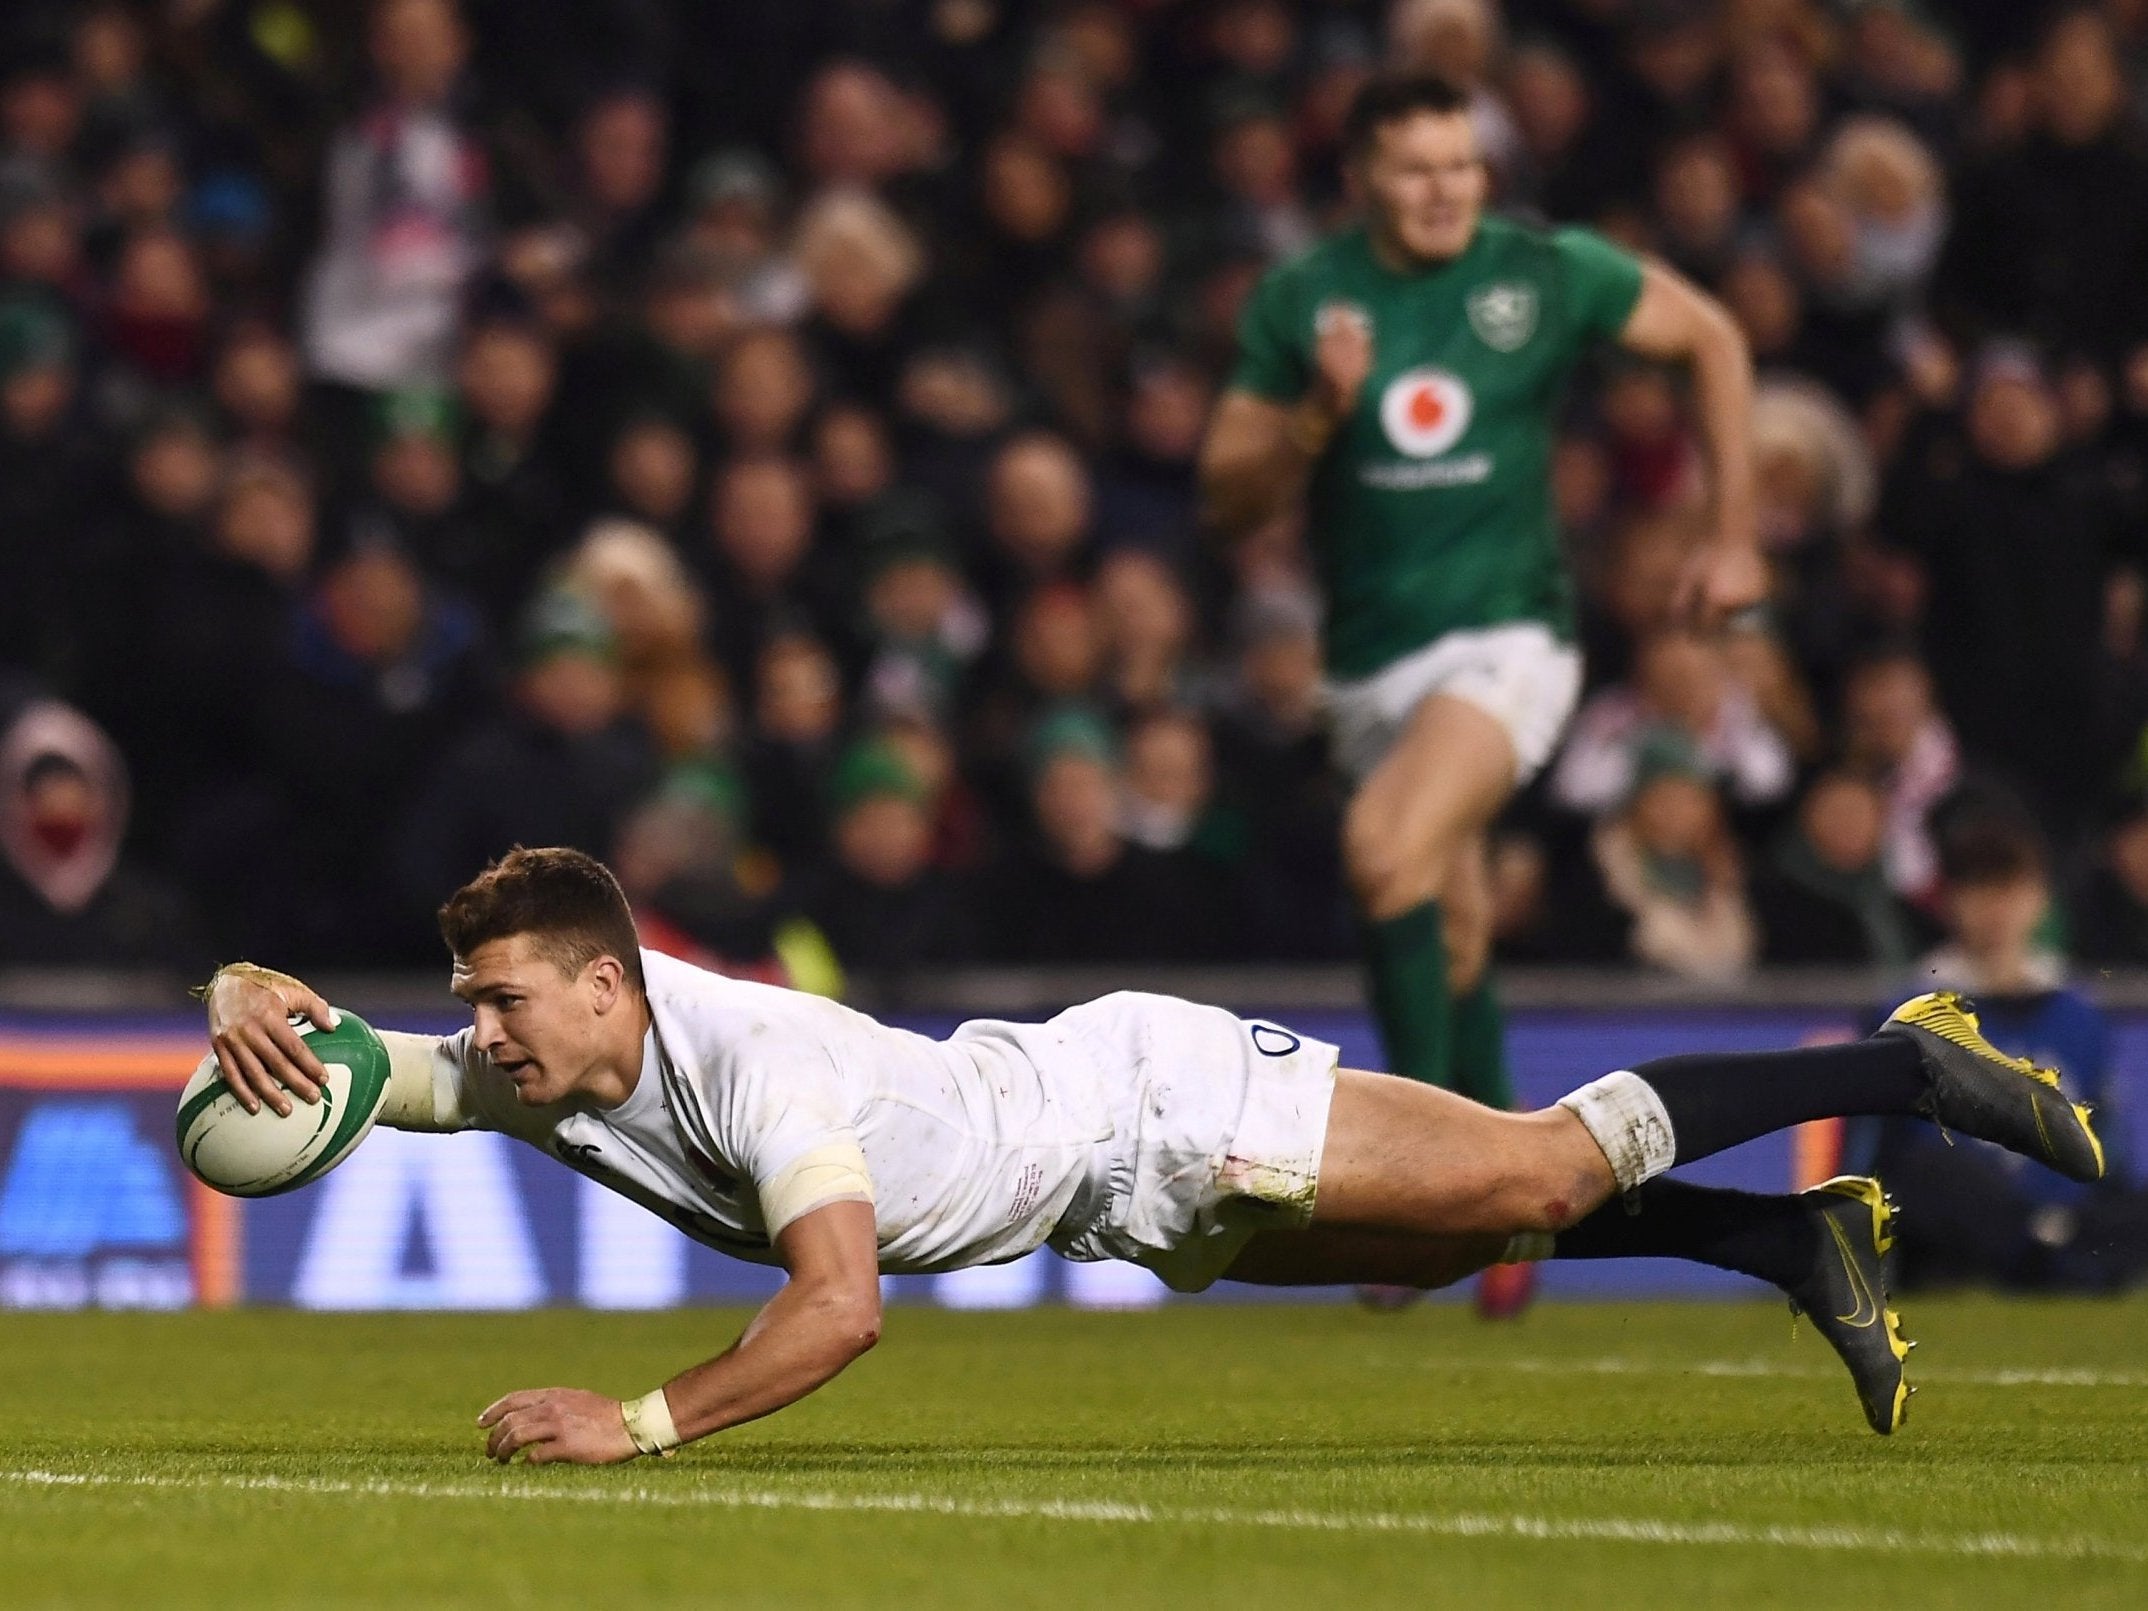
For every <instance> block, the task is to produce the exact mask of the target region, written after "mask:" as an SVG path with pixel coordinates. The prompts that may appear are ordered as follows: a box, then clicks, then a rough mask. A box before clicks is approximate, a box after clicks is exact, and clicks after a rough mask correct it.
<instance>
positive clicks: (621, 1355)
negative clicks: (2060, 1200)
mask: <svg viewBox="0 0 2148 1611" xmlns="http://www.w3.org/2000/svg"><path fill="white" fill-rule="evenodd" d="M742 1318H743V1317H742V1316H740V1315H737V1314H732V1313H724V1312H711V1311H700V1312H684V1313H667V1314H661V1315H647V1316H644V1315H588V1314H576V1313H544V1314H537V1315H497V1316H452V1317H443V1316H417V1315H412V1316H330V1315H297V1314H287V1313H279V1312H256V1313H233V1314H187V1315H98V1316H48V1315H32V1316H10V1317H6V1318H4V1319H0V1604H5V1605H7V1606H9V1607H29V1606H48V1605H49V1606H58V1605H69V1606H93V1605H119V1604H125V1605H130V1606H166V1605H211V1604H215V1605H220V1606H230V1605H235V1604H236V1605H252V1604H266V1603H274V1604H282V1605H308V1606H313V1605H324V1604H383V1603H389V1602H393V1603H394V1604H396V1605H398V1606H401V1607H409V1606H417V1605H435V1604H469V1605H480V1604H481V1605H485V1606H488V1607H500V1606H516V1605H540V1604H568V1603H573V1604H596V1605H600V1606H604V1607H606V1608H607V1611H611V1608H622V1611H623V1608H626V1607H639V1606H648V1605H669V1604H678V1605H689V1604H691V1605H719V1606H724V1607H746V1606H812V1607H842V1606H867V1605H871V1606H885V1605H901V1606H933V1607H937V1606H955V1607H963V1606H994V1607H1006V1606H1032V1605H1034V1606H1050V1607H1055V1608H1064V1607H1068V1606H1092V1605H1103V1606H1110V1607H1112V1608H1114V1611H1126V1608H1132V1607H1140V1606H1152V1605H1153V1606H1169V1607H1174V1608H1184V1607H1193V1606H1223V1605H1228V1606H1247V1605H1252V1606H1259V1607H1264V1608H1266V1607H1298V1606H1304V1605H1308V1604H1313V1605H1323V1606H1333V1607H1347V1608H1349V1611H1356V1608H1358V1607H1364V1606H1374V1605H1390V1604H1392V1605H1403V1604H1410V1605H1427V1604H1429V1605H1457V1606H1469V1607H1471V1608H1473V1611H1474V1608H1480V1607H1507V1606H1514V1607H1523V1606H1527V1607H1542V1606H1547V1605H1549V1606H1574V1607H1586V1611H1612V1608H1616V1607H1626V1606H1634V1607H1647V1608H1649V1611H1666V1608H1669V1607H1682V1606H1696V1605H1706V1606H1756V1605H1793V1604H1794V1605H1799V1606H1804V1607H1813V1608H1825V1607H1829V1606H1833V1605H1838V1604H1850V1603H1858V1604H1863V1603H1878V1604H1882V1605H1885V1606H1888V1607H1890V1608H1895V1607H1912V1606H1927V1605H1962V1606H1971V1605H1973V1606H1978V1607H1995V1606H2013V1605H2020V1606H2028V1605H2035V1606H2038V1607H2041V1608H2045V1611H2051V1608H2058V1607H2066V1608H2074V1607H2087V1606H2127V1607H2138V1606H2140V1605H2142V1604H2148V1345H2144V1338H2148V1303H2144V1302H2139V1301H2131V1302H2126V1303H2122V1304H2121V1303H2010V1304H2009V1303H1999V1302H1994V1301H1987V1300H1967V1299H1963V1300H1949V1301H1944V1302H1941V1301H1931V1300H1926V1301H1923V1302H1919V1303H1915V1304H1913V1305H1912V1306H1911V1309H1910V1312H1909V1321H1910V1330H1911V1332H1912V1334H1913V1335H1917V1336H1920V1337H1922V1338H1924V1339H1925V1343H1926V1345H1925V1347H1924V1348H1923V1349H1922V1350H1921V1351H1920V1352H1919V1353H1918V1355H1917V1356H1916V1363H1917V1364H1918V1365H1920V1366H1921V1367H1923V1368H1922V1369H1920V1370H1919V1371H1918V1373H1917V1379H1918V1380H1920V1381H1921V1382H1922V1384H1923V1387H1924V1391H1923V1392H1922V1394H1920V1396H1919V1397H1918V1399H1917V1401H1916V1403H1915V1405H1914V1407H1913V1410H1912V1413H1911V1417H1910V1422H1909V1425H1908V1427H1907V1428H1906V1429H1905V1430H1904V1431H1903V1432H1902V1433H1901V1434H1900V1435H1899V1436H1897V1437H1895V1438H1893V1439H1881V1438H1876V1437H1874V1436H1872V1435H1871V1434H1870V1433H1868V1432H1867V1431H1865V1430H1864V1427H1863V1424H1862V1421H1861V1420H1860V1418H1859V1415H1858V1412H1857V1406H1856V1403H1855V1401H1854V1398H1853V1397H1852V1394H1851V1391H1850V1387H1849V1383H1848V1379H1847V1378H1846V1377H1845V1376H1843V1375H1842V1374H1841V1372H1840V1370H1839V1367H1837V1366H1836V1364H1835V1363H1834V1359H1833V1356H1832V1355H1830V1354H1829V1353H1828V1352H1827V1350H1826V1348H1825V1346H1824V1345H1823V1344H1822V1343H1821V1342H1820V1341H1819V1340H1818V1338H1816V1337H1815V1336H1813V1335H1812V1334H1811V1332H1810V1331H1809V1330H1805V1331H1802V1332H1801V1333H1800V1335H1799V1336H1798V1337H1797V1338H1796V1339H1795V1340H1794V1341H1793V1340H1792V1338H1791V1336H1790V1334H1789V1322H1788V1319H1787V1316H1786V1315H1785V1314H1784V1313H1783V1312H1782V1311H1781V1310H1779V1309H1776V1308H1773V1307H1763V1306H1760V1305H1755V1304H1692V1305H1683V1306H1679V1305H1667V1304H1666V1305H1654V1306H1621V1307H1610V1306H1595V1305H1567V1306H1559V1307H1551V1308H1546V1309H1540V1310H1539V1311H1537V1312H1536V1313H1533V1314H1531V1315H1530V1316H1528V1317H1527V1318H1526V1319H1525V1320H1524V1321H1523V1322H1521V1323H1520V1324H1518V1325H1511V1326H1500V1327H1492V1326H1485V1325H1482V1324H1479V1323H1478V1322H1476V1321H1475V1320H1474V1319H1473V1318H1472V1317H1471V1316H1469V1315H1468V1314H1467V1313H1466V1312H1464V1311H1462V1310H1460V1309H1458V1308H1456V1307H1453V1306H1437V1307H1428V1308H1421V1309H1418V1310H1415V1311H1412V1312H1409V1313H1406V1314H1402V1315H1371V1314H1364V1313H1360V1312H1358V1311H1356V1310H1355V1309H1352V1308H1349V1307H1347V1306H1342V1305H1307V1306H1275V1307H1266V1306H1263V1307H1250V1308H1238V1309H1234V1308H1212V1307H1184V1308H1177V1309H1169V1310H1164V1311H1159V1312H1153V1313H1146V1314H1123V1315H1115V1314H1087V1313H1070V1312H1066V1311H1057V1310H1048V1311H1034V1312H1029V1313H1023V1314H990V1315H986V1314H951V1313H944V1312H938V1311H932V1310H923V1309H907V1308H899V1309H896V1310H893V1311H891V1312H890V1315H889V1318H888V1324H887V1328H886V1334H885V1340H884V1341H883V1342H882V1344H881V1347H880V1349H879V1350H878V1351H877V1352H876V1353H874V1354H873V1355H871V1356H869V1357H868V1358H867V1359H865V1360H864V1361H863V1362H861V1363H860V1364H859V1365H858V1366H856V1367H854V1368H853V1369H852V1370H851V1371H850V1372H849V1373H847V1374H846V1375H845V1376H844V1377H843V1378H842V1379H840V1380H839V1381H838V1382H837V1383H835V1384H834V1385H833V1386H832V1387H831V1388H829V1389H827V1390H825V1391H824V1392H823V1393H821V1394H819V1395H817V1396H816V1397H814V1398H813V1399H810V1400H808V1401H807V1402H806V1403H804V1404H801V1405H799V1406H797V1407H796V1408H794V1409H791V1410H789V1411H786V1412H784V1413H783V1414H782V1415H780V1416H778V1417H775V1418H774V1419H772V1420H768V1421H764V1422H761V1423H759V1424H758V1425H755V1426H751V1427H745V1428H741V1429H739V1430H737V1431H734V1432H731V1433H728V1434H723V1435H720V1436H719V1437H717V1438H714V1439H711V1440H709V1441H708V1442H707V1443H704V1444H702V1445H699V1446H697V1447H696V1448H694V1449H692V1450H689V1451H687V1452H686V1453H685V1454H684V1455H682V1456H681V1457H680V1458H678V1459H675V1460H671V1461H664V1462H656V1461H636V1462H634V1463H632V1464H631V1465H628V1466H624V1467H618V1468H613V1469H609V1470H586V1469H572V1468H566V1467H547V1468H542V1469H525V1468H521V1467H516V1468H514V1469H511V1470H507V1471H501V1470H499V1469H498V1468H495V1467H492V1466H489V1465H487V1464H486V1463H485V1462H484V1461H483V1459H482V1456H481V1448H482V1445H481V1441H480V1438H479V1435H478V1433H477V1432H476V1430H475V1427H474V1425H473V1418H474V1417H475V1415H476V1412H477V1411H478V1409H479V1408H480V1407H482V1406H483V1405H484V1404H485V1403H487V1402H488V1401H489V1400H491V1399H492V1398H494V1397H495V1396H497V1395H498V1394H499V1393H501V1392H504V1391H507V1390H509V1389H511V1388H516V1387H532V1386H543V1385H550V1384H572V1385H577V1386H588V1387H596V1388H601V1389H603V1390H605V1391H609V1392H626V1391H639V1390H641V1389H644V1388H646V1387H647V1386H648V1385H649V1384H651V1383H652V1382H656V1381H659V1380H661V1379H662V1378H663V1377H664V1376H665V1375H667V1374H668V1373H669V1372H671V1371H673V1370H675V1369H676V1368H678V1367H679V1366H680V1365H682V1364H684V1363H686V1362H687V1361H689V1360H691V1359H693V1358H695V1357H697V1356H699V1355H702V1354H705V1353H707V1352H711V1351H713V1350H714V1349H715V1348H716V1347H719V1346H721V1345H722V1344H723V1343H724V1342H727V1341H728V1340H729V1339H730V1337H731V1336H732V1335H733V1334H734V1332H735V1331H736V1329H737V1327H738V1325H739V1324H740V1323H741V1320H742Z"/></svg>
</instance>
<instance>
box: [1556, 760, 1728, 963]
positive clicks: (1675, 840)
mask: <svg viewBox="0 0 2148 1611" xmlns="http://www.w3.org/2000/svg"><path fill="white" fill-rule="evenodd" d="M1629 775H1630V777H1631V780H1632V781H1631V783H1630V785H1629V793H1628V795H1627V798H1626V802H1625V805H1624V807H1623V808H1622V809H1621V810H1620V811H1618V812H1617V813H1616V814H1615V815H1612V816H1609V817H1606V818H1605V819H1604V821H1603V822H1602V823H1600V824H1599V825H1598V826H1597V828H1596V831H1595V832H1594V833H1593V834H1592V835H1591V836H1590V840H1589V851H1590V856H1591V859H1592V860H1593V861H1594V863H1595V866H1596V872H1597V876H1598V877H1599V878H1600V879H1601V881H1602V889H1603V893H1604V895H1605V896H1606V897H1608V899H1609V901H1610V903H1611V905H1612V906H1613V907H1614V908H1615V909H1616V910H1618V911H1620V912H1622V913H1624V914H1625V916H1626V918H1627V919H1628V921H1629V922H1630V924H1631V928H1630V930H1629V936H1628V940H1627V950H1628V954H1629V955H1630V956H1631V957H1632V958H1633V959H1634V960H1636V961H1639V962H1644V963H1647V964H1649V965H1650V966H1651V967H1656V968H1662V969H1664V970H1665V971H1667V972H1670V973H1675V974H1678V975H1680V976H1682V977H1684V978H1689V979H1702V980H1708V981H1711V982H1715V983H1724V982H1727V981H1729V980H1731V979H1735V978H1737V977H1738V976H1739V975H1741V974H1743V973H1744V972H1745V971H1746V970H1747V969H1748V968H1750V967H1751V966H1752V964H1753V962H1754V961H1755V959H1756V957H1757V956H1758V952H1759V943H1758V942H1759V936H1758V934H1757V932H1756V928H1755V924H1754V921H1753V914H1752V910H1751V908H1750V906H1749V904H1748V902H1747V900H1746V893H1745V873H1744V869H1743V866H1742V865H1741V862H1740V858H1739V854H1738V848H1737V845H1736V843H1735V841H1734V840H1733V839H1732V838H1731V835H1730V828H1729V824H1728V822H1727V821H1726V820H1725V817H1724V812H1723V805H1722V801H1721V799H1720V797H1719V796H1718V795H1717V793H1716V789H1715V782H1714V778H1713V775H1712V773H1711V772H1710V770H1709V768H1708V765H1707V763H1706V761H1705V760H1704V759H1703V758H1702V757H1701V755H1700V754H1699V752H1698V751H1697V750H1696V749H1695V748H1694V746H1693V744H1692V742H1691V740H1690V739H1689V738H1687V737H1686V735H1684V734H1683V733H1680V732H1678V731H1676V730H1665V729H1657V730H1653V731H1651V732H1650V733H1648V734H1647V735H1646V736H1645V737H1644V738H1643V740H1642V741H1641V742H1640V743H1639V744H1638V745H1637V746H1636V753H1635V756H1634V760H1633V766H1632V770H1631V772H1630V774H1629Z"/></svg>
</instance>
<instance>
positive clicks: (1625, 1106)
mask: <svg viewBox="0 0 2148 1611" xmlns="http://www.w3.org/2000/svg"><path fill="white" fill-rule="evenodd" d="M1559 1106H1560V1107H1562V1108H1565V1109H1566V1110H1567V1111H1568V1112H1569V1113H1571V1114H1573V1116H1574V1117H1575V1118H1577V1119H1579V1120H1580V1121H1581V1127H1582V1129H1584V1130H1586V1131H1588V1133H1589V1138H1590V1139H1591V1140H1593V1141H1594V1142H1595V1143H1596V1145H1597V1146H1599V1147H1601V1148H1602V1149H1603V1154H1604V1161H1605V1162H1607V1163H1608V1164H1610V1165H1611V1178H1612V1179H1613V1180H1615V1181H1617V1182H1618V1189H1619V1190H1620V1191H1632V1190H1633V1189H1634V1187H1636V1186H1638V1185H1640V1184H1641V1182H1642V1181H1644V1180H1653V1179H1655V1178H1656V1176H1658V1175H1660V1174H1662V1173H1663V1172H1664V1171H1665V1170H1666V1169H1668V1168H1670V1167H1671V1165H1672V1164H1674V1163H1676V1162H1677V1161H1678V1144H1677V1141H1676V1140H1675V1139H1674V1138H1673V1136H1672V1135H1671V1116H1670V1114H1669V1113H1667V1112H1665V1111H1664V1107H1663V1099H1662V1098H1661V1097H1659V1096H1658V1095H1656V1092H1655V1088H1654V1087H1653V1086H1651V1085H1650V1084H1649V1083H1648V1081H1646V1080H1644V1079H1642V1078H1641V1076H1640V1075H1638V1074H1636V1073H1634V1072H1633V1071H1632V1070H1630V1069H1623V1068H1622V1069H1620V1070H1618V1071H1617V1072H1616V1073H1612V1074H1606V1075H1605V1076H1604V1077H1603V1078H1602V1079H1600V1080H1591V1081H1589V1083H1588V1084H1586V1085H1584V1086H1583V1087H1582V1088H1581V1089H1580V1090H1578V1091H1572V1092H1569V1093H1568V1094H1567V1095H1565V1096H1562V1097H1560V1098H1559Z"/></svg>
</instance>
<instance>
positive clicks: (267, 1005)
mask: <svg viewBox="0 0 2148 1611" xmlns="http://www.w3.org/2000/svg"><path fill="white" fill-rule="evenodd" d="M200 994H201V998H202V1000H203V1002H204V1003H205V1004H206V1005H207V1006H208V1009H209V1043H210V1045H211V1046H212V1047H213V1048H214V1049H215V1052H216V1064H217V1068H218V1070H219V1072H221V1073H222V1075H223V1077H224V1083H225V1084H226V1085H228V1086H230V1087H231V1091H232V1094H233V1095H234V1096H236V1097H237V1098H238V1099H239V1105H240V1106H241V1107H243V1108H245V1109H246V1111H247V1112H248V1113H258V1112H260V1111H261V1105H262V1104H263V1103H264V1102H265V1103H267V1104H268V1105H269V1106H270V1107H271V1108H273V1109H274V1110H275V1111H276V1112H278V1113H289V1112H290V1111H291V1099H292V1097H294V1096H295V1097H297V1098H298V1099H299V1100H300V1101H301V1102H306V1103H313V1102H318V1101H320V1099H321V1091H322V1089H323V1087H324V1085H325V1083H326V1081H327V1077H328V1076H327V1071H326V1070H325V1069H323V1068H322V1067H321V1061H320V1059H319V1058H317V1057H315V1056H314V1055H313V1050H312V1048H311V1047H309V1046H308V1045H307V1044H306V1037H305V1036H303V1035H301V1034H300V1033H299V1032H298V1031H297V1030H296V1029H294V1028H293V1027H292V1026H291V1018H292V1016H293V1015H294V1014H296V1015H297V1016H299V1017H303V1018H306V1019H310V1020H311V1021H312V1022H313V1024H314V1025H315V1027H317V1028H320V1029H333V1028H334V1027H335V1023H336V1013H335V1009H334V1008H333V1007H331V1006H329V1004H328V1003H327V1002H326V1001H325V1000H323V999H322V998H321V995H320V993H319V992H318V991H316V990H314V989H313V988H312V987H311V986H310V985H308V984H306V983H305V982H304V981H303V980H299V979H294V978H292V977H291V975H289V974H288V973H278V972H276V970H275V969H273V968H264V967H261V966H259V965H258V964H256V963H252V962H234V963H231V964H229V965H228V966H225V967H222V968H219V969H217V970H216V973H215V974H214V975H213V976H212V977H211V978H210V980H209V982H208V984H207V985H205V986H203V987H202V990H201V992H200ZM377 1033H378V1034H379V1036H380V1039H381V1044H382V1045H383V1046H385V1047H386V1048H387V1050H388V1067H389V1074H388V1094H387V1096H386V1097H385V1099H384V1100H383V1101H382V1103H381V1109H380V1122H381V1123H382V1124H385V1125H387V1126H388V1127H389V1128H391V1129H396V1130H427V1131H433V1132H445V1131H450V1130H461V1129H465V1128H467V1127H468V1125H469V1122H470V1121H469V1120H468V1119H467V1118H466V1117H465V1106H466V1104H465V1102H464V1100H463V1097H462V1092H461V1079H460V1068H459V1066H458V1064H457V1062H456V1060H455V1059H454V1058H453V1057H452V1056H445V1055H444V1054H445V1053H446V1052H447V1049H448V1047H449V1046H450V1044H451V1043H450V1042H448V1041H444V1040H442V1039H441V1038H440V1037H439V1036H437V1035H407V1034H403V1033H401V1032H399V1031H396V1030H392V1029H383V1030H379V1031H377Z"/></svg>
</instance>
